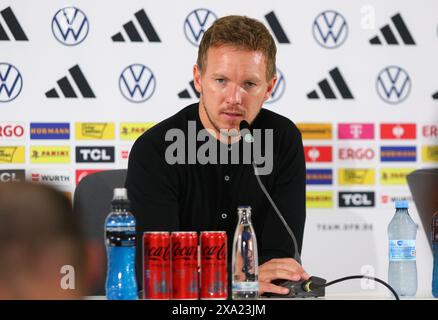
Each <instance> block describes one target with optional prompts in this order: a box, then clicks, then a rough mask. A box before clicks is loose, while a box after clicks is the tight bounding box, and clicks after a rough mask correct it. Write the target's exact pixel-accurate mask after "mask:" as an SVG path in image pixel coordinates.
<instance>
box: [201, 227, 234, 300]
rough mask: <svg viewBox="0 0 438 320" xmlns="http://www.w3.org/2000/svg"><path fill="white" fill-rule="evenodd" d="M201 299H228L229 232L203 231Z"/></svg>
mask: <svg viewBox="0 0 438 320" xmlns="http://www.w3.org/2000/svg"><path fill="white" fill-rule="evenodd" d="M200 282H201V286H200V287H201V294H200V296H201V299H212V300H222V299H227V296H228V292H227V288H228V277H227V233H226V232H225V231H203V232H201V280H200Z"/></svg>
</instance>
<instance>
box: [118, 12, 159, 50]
mask: <svg viewBox="0 0 438 320" xmlns="http://www.w3.org/2000/svg"><path fill="white" fill-rule="evenodd" d="M135 18H136V20H131V21H129V22H127V23H125V24H124V25H123V29H124V31H125V32H126V34H127V35H128V38H129V40H130V41H132V42H144V41H143V39H142V37H141V35H140V33H139V32H138V30H140V29H141V30H142V31H143V33H144V34H145V35H146V37H147V39H148V40H149V42H161V40H160V38H159V37H158V34H157V32H156V31H155V29H154V27H153V26H152V23H151V21H150V20H149V18H148V16H147V15H146V12H145V11H144V10H143V9H141V10H140V11H138V12H136V13H135ZM136 23H138V25H137V26H136ZM139 27H140V28H139ZM111 39H112V40H113V41H114V42H126V40H125V37H123V34H122V32H119V33H116V34H115V35H113V36H112V37H111Z"/></svg>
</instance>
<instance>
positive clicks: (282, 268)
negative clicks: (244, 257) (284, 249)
mask: <svg viewBox="0 0 438 320" xmlns="http://www.w3.org/2000/svg"><path fill="white" fill-rule="evenodd" d="M309 278H310V276H309V275H308V274H307V273H306V271H304V269H303V267H302V266H301V265H300V264H299V263H298V262H297V261H296V260H295V259H292V258H280V259H271V260H269V261H267V262H265V263H264V264H262V265H260V266H259V293H260V294H263V293H265V292H272V293H278V294H287V293H288V292H289V290H288V289H287V288H283V287H280V286H276V285H274V284H273V283H271V282H272V280H275V279H284V280H293V281H299V280H307V279H309Z"/></svg>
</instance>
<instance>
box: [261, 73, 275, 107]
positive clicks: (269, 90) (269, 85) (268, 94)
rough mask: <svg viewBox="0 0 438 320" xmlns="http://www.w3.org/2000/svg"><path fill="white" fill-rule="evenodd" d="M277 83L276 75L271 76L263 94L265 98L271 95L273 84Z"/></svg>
mask: <svg viewBox="0 0 438 320" xmlns="http://www.w3.org/2000/svg"><path fill="white" fill-rule="evenodd" d="M276 83H277V76H273V77H272V79H271V80H270V81H269V82H268V87H267V90H266V94H265V100H264V101H266V100H268V99H269V98H270V97H271V94H272V91H273V90H274V88H275V84H276Z"/></svg>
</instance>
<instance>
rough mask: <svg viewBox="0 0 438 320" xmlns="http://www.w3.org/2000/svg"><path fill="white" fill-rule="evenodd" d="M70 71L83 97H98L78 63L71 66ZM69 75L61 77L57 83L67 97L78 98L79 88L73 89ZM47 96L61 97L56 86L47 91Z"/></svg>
mask: <svg viewBox="0 0 438 320" xmlns="http://www.w3.org/2000/svg"><path fill="white" fill-rule="evenodd" d="M68 72H69V73H70V76H71V77H72V80H73V81H72V82H73V83H74V84H75V85H76V86H77V89H79V91H80V93H81V94H82V97H84V98H96V96H95V95H94V92H93V90H91V87H90V85H89V84H88V81H87V79H86V78H85V76H84V74H83V73H82V71H81V69H80V68H79V66H78V65H75V66H73V67H71V68H70V69H69V70H68ZM72 82H71V81H70V80H69V79H68V78H67V76H65V77H63V78H61V79H59V80H58V81H57V82H56V83H57V84H58V86H59V88H60V89H61V92H62V94H63V95H64V97H65V98H77V97H78V96H77V94H76V92H77V90H76V91H75V89H73V86H72V85H71V83H72ZM46 97H47V98H59V94H58V92H57V91H56V88H53V89H51V90H49V91H47V92H46Z"/></svg>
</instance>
